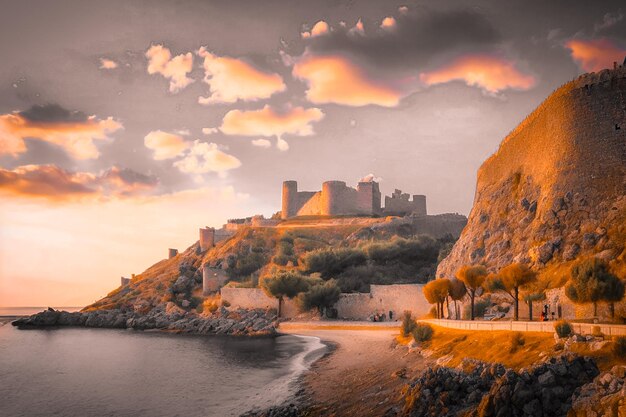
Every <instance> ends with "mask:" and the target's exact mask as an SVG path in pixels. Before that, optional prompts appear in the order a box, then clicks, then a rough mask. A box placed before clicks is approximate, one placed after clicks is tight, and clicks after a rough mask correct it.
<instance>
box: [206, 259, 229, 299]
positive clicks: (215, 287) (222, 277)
mask: <svg viewBox="0 0 626 417" xmlns="http://www.w3.org/2000/svg"><path fill="white" fill-rule="evenodd" d="M226 281H228V274H226V272H225V271H224V270H223V269H222V268H211V267H210V266H209V265H204V266H203V267H202V293H203V295H209V294H211V293H214V292H217V291H219V290H220V288H222V286H223V285H224V283H226Z"/></svg>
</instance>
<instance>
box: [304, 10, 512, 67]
mask: <svg viewBox="0 0 626 417" xmlns="http://www.w3.org/2000/svg"><path fill="white" fill-rule="evenodd" d="M392 19H393V20H392ZM385 20H386V22H387V24H388V25H391V22H392V21H393V22H395V24H394V27H393V30H376V31H372V32H371V33H369V32H368V33H366V31H365V27H364V25H363V21H361V20H360V19H359V21H358V22H357V24H356V26H355V27H353V28H351V29H348V28H344V27H343V26H338V27H336V28H334V30H333V31H330V32H328V33H326V34H325V35H324V36H311V37H310V38H308V39H306V45H307V48H308V50H309V52H310V53H311V54H312V55H320V56H324V55H333V56H334V55H341V56H345V57H349V58H350V59H352V60H353V61H354V60H356V61H358V62H360V63H361V65H362V66H364V67H365V68H367V69H369V70H372V71H374V70H378V71H382V70H395V71H398V70H403V71H406V70H411V71H415V69H416V68H417V70H418V71H419V70H420V69H421V68H420V67H423V65H424V64H425V63H428V62H431V60H432V59H433V58H434V57H438V56H449V55H460V54H467V53H475V52H478V51H485V50H486V49H489V48H492V47H494V46H495V45H497V44H498V43H499V41H500V39H501V37H500V35H499V33H498V31H497V30H496V29H495V28H494V26H493V25H492V23H491V22H490V21H489V20H488V19H487V18H486V16H485V15H483V14H481V13H480V12H479V11H476V10H471V9H456V10H446V11H436V10H431V9H428V8H426V7H417V8H414V9H413V8H412V9H410V10H409V9H406V10H405V9H402V10H400V11H399V13H398V15H397V16H387V19H385ZM366 23H367V22H366Z"/></svg>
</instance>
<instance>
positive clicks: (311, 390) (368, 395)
mask: <svg viewBox="0 0 626 417" xmlns="http://www.w3.org/2000/svg"><path fill="white" fill-rule="evenodd" d="M280 331H281V332H283V333H290V334H298V335H304V336H316V337H319V338H320V339H321V340H322V341H323V342H325V343H327V344H329V345H330V346H332V347H333V350H332V352H331V354H329V355H327V356H325V357H323V358H322V359H320V360H318V361H317V362H315V363H314V364H313V366H312V367H311V369H310V370H309V371H308V372H307V373H306V374H305V375H304V378H303V388H304V390H305V399H306V400H309V401H310V402H311V403H312V404H313V412H314V415H324V416H382V415H384V414H385V413H386V412H387V411H388V410H389V409H390V408H395V409H396V410H399V409H401V407H402V399H401V398H400V391H401V389H402V387H404V386H405V384H406V383H407V382H408V381H409V380H410V379H411V378H412V377H414V376H416V375H417V373H418V371H419V370H421V369H423V368H424V367H425V366H426V365H427V364H428V360H427V359H424V358H422V357H421V356H420V355H419V354H417V353H410V354H409V353H408V350H407V348H406V347H403V346H400V347H396V346H397V345H396V342H395V336H397V335H398V334H399V333H400V330H399V328H398V327H397V324H395V325H394V324H387V323H380V325H377V324H374V323H370V324H361V325H358V324H357V325H355V324H344V325H342V324H340V323H337V324H335V323H333V325H332V326H328V325H325V324H324V323H323V322H320V323H284V324H283V325H281V328H280ZM403 369H405V370H406V376H405V377H404V378H403V377H398V376H395V375H393V374H395V373H396V372H399V371H400V372H402V370H403Z"/></svg>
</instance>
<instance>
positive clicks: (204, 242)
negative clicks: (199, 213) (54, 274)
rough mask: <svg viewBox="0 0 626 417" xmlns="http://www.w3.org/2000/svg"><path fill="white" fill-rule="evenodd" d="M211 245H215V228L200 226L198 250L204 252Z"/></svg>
mask: <svg viewBox="0 0 626 417" xmlns="http://www.w3.org/2000/svg"><path fill="white" fill-rule="evenodd" d="M213 246H215V228H213V227H202V228H200V250H201V251H202V252H204V251H206V250H208V249H210V248H212V247H213Z"/></svg>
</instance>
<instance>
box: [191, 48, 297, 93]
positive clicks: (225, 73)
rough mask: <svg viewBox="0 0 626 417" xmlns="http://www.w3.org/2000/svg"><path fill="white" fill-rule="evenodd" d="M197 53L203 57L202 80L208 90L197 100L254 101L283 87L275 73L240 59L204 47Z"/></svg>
mask: <svg viewBox="0 0 626 417" xmlns="http://www.w3.org/2000/svg"><path fill="white" fill-rule="evenodd" d="M198 55H199V56H200V57H202V58H204V62H203V66H204V74H205V75H204V82H205V83H206V84H208V85H209V89H210V90H211V95H210V96H208V97H200V98H199V99H198V102H199V103H200V104H214V103H235V102H236V101H237V100H243V101H256V100H259V99H266V98H269V97H271V96H272V95H273V94H275V93H279V92H281V91H285V88H286V86H285V84H284V82H283V79H282V77H281V76H280V75H278V74H275V73H267V72H263V71H260V70H258V69H256V68H254V67H253V66H252V65H250V64H248V63H247V62H245V61H242V60H240V59H235V58H229V57H219V56H216V55H213V54H212V53H210V52H208V51H207V50H206V48H204V47H202V48H200V50H199V51H198Z"/></svg>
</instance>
